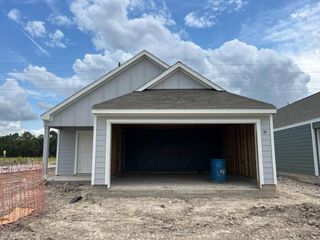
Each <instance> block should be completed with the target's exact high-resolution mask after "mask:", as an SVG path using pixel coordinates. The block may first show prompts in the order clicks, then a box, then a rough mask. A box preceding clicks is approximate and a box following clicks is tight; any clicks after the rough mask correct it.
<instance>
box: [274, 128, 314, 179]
mask: <svg viewBox="0 0 320 240" xmlns="http://www.w3.org/2000/svg"><path fill="white" fill-rule="evenodd" d="M310 127H311V126H310V124H306V125H302V126H298V127H294V128H290V129H284V130H280V131H276V132H275V133H274V142H275V153H276V163H277V170H278V171H279V172H292V173H300V174H309V175H314V174H315V172H314V160H313V149H312V136H311V129H310Z"/></svg>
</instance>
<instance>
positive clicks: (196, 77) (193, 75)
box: [136, 62, 224, 92]
mask: <svg viewBox="0 0 320 240" xmlns="http://www.w3.org/2000/svg"><path fill="white" fill-rule="evenodd" d="M178 70H181V71H182V72H183V73H185V74H187V75H188V76H189V77H191V78H192V79H194V80H195V81H197V82H198V83H200V84H201V85H203V86H204V87H206V88H209V89H215V90H217V91H224V89H223V88H222V87H220V86H219V85H217V84H215V83H213V82H212V81H210V80H209V79H207V78H205V77H204V76H202V75H201V74H199V73H197V72H196V71H194V70H192V69H191V68H189V67H188V66H186V65H184V64H183V63H182V62H177V63H175V64H174V65H172V66H171V67H170V68H168V69H167V70H166V71H164V72H163V73H161V74H159V75H158V76H157V77H155V78H153V79H151V80H150V81H149V82H147V83H145V84H144V85H142V86H141V87H139V88H138V89H137V90H136V91H137V92H141V91H143V90H145V89H148V88H152V87H153V86H155V85H157V84H158V83H160V82H161V81H163V80H164V79H166V78H168V77H169V76H171V75H172V74H174V73H175V72H176V71H178Z"/></svg>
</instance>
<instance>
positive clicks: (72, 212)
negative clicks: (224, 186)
mask: <svg viewBox="0 0 320 240" xmlns="http://www.w3.org/2000/svg"><path fill="white" fill-rule="evenodd" d="M79 194H81V195H82V196H83V199H82V200H81V201H79V202H77V203H74V204H69V200H70V199H71V198H72V197H74V196H77V195H79ZM278 195H279V197H278V198H271V199H249V198H243V199H241V198H240V199H239V198H237V199H235V198H230V197H229V198H222V197H221V198H220V197H211V198H197V197H192V198H191V197H188V198H186V197H179V198H160V197H159V198H154V197H145V198H142V197H141V198H124V197H112V198H108V197H98V196H93V195H91V194H90V191H88V190H86V188H85V187H80V188H79V187H72V186H69V185H63V186H61V185H60V186H48V187H47V204H48V206H47V210H46V211H45V212H44V213H43V214H41V215H40V216H38V217H29V218H27V219H23V220H20V221H18V222H16V223H14V224H11V225H8V226H5V227H3V228H0V239H6V240H7V239H50V240H51V239H70V240H71V239H77V240H79V239H237V240H239V239H320V186H316V185H312V184H307V183H301V182H297V181H295V180H292V179H288V178H280V179H279V185H278Z"/></svg>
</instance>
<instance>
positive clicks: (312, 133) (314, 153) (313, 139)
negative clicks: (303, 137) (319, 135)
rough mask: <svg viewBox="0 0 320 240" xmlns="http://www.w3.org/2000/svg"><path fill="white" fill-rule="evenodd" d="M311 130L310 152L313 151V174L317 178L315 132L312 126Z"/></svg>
mask: <svg viewBox="0 0 320 240" xmlns="http://www.w3.org/2000/svg"><path fill="white" fill-rule="evenodd" d="M310 129H311V139H312V150H313V162H314V173H315V175H316V176H319V165H318V153H317V142H316V134H315V133H316V130H315V129H313V127H312V124H310Z"/></svg>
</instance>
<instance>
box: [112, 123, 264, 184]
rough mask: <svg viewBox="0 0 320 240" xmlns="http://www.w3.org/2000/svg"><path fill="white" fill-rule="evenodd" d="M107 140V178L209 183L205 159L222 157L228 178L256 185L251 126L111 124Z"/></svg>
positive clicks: (254, 142)
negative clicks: (189, 180) (108, 159)
mask: <svg viewBox="0 0 320 240" xmlns="http://www.w3.org/2000/svg"><path fill="white" fill-rule="evenodd" d="M111 139H112V141H111V175H112V177H116V176H133V175H134V176H137V175H141V176H147V175H148V177H150V176H164V177H165V178H166V179H167V180H168V179H170V178H172V179H174V177H179V176H182V175H183V176H187V178H189V179H191V178H193V179H195V178H197V177H198V179H202V181H207V182H209V181H210V175H209V174H210V160H211V159H213V158H223V159H225V160H226V170H227V179H228V180H229V181H243V180H247V181H250V182H252V183H254V184H258V176H257V151H256V140H255V127H254V124H192V125H189V124H173V125H168V124H163V125H157V124H126V125H120V124H113V125H112V135H111ZM168 181H169V180H168Z"/></svg>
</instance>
